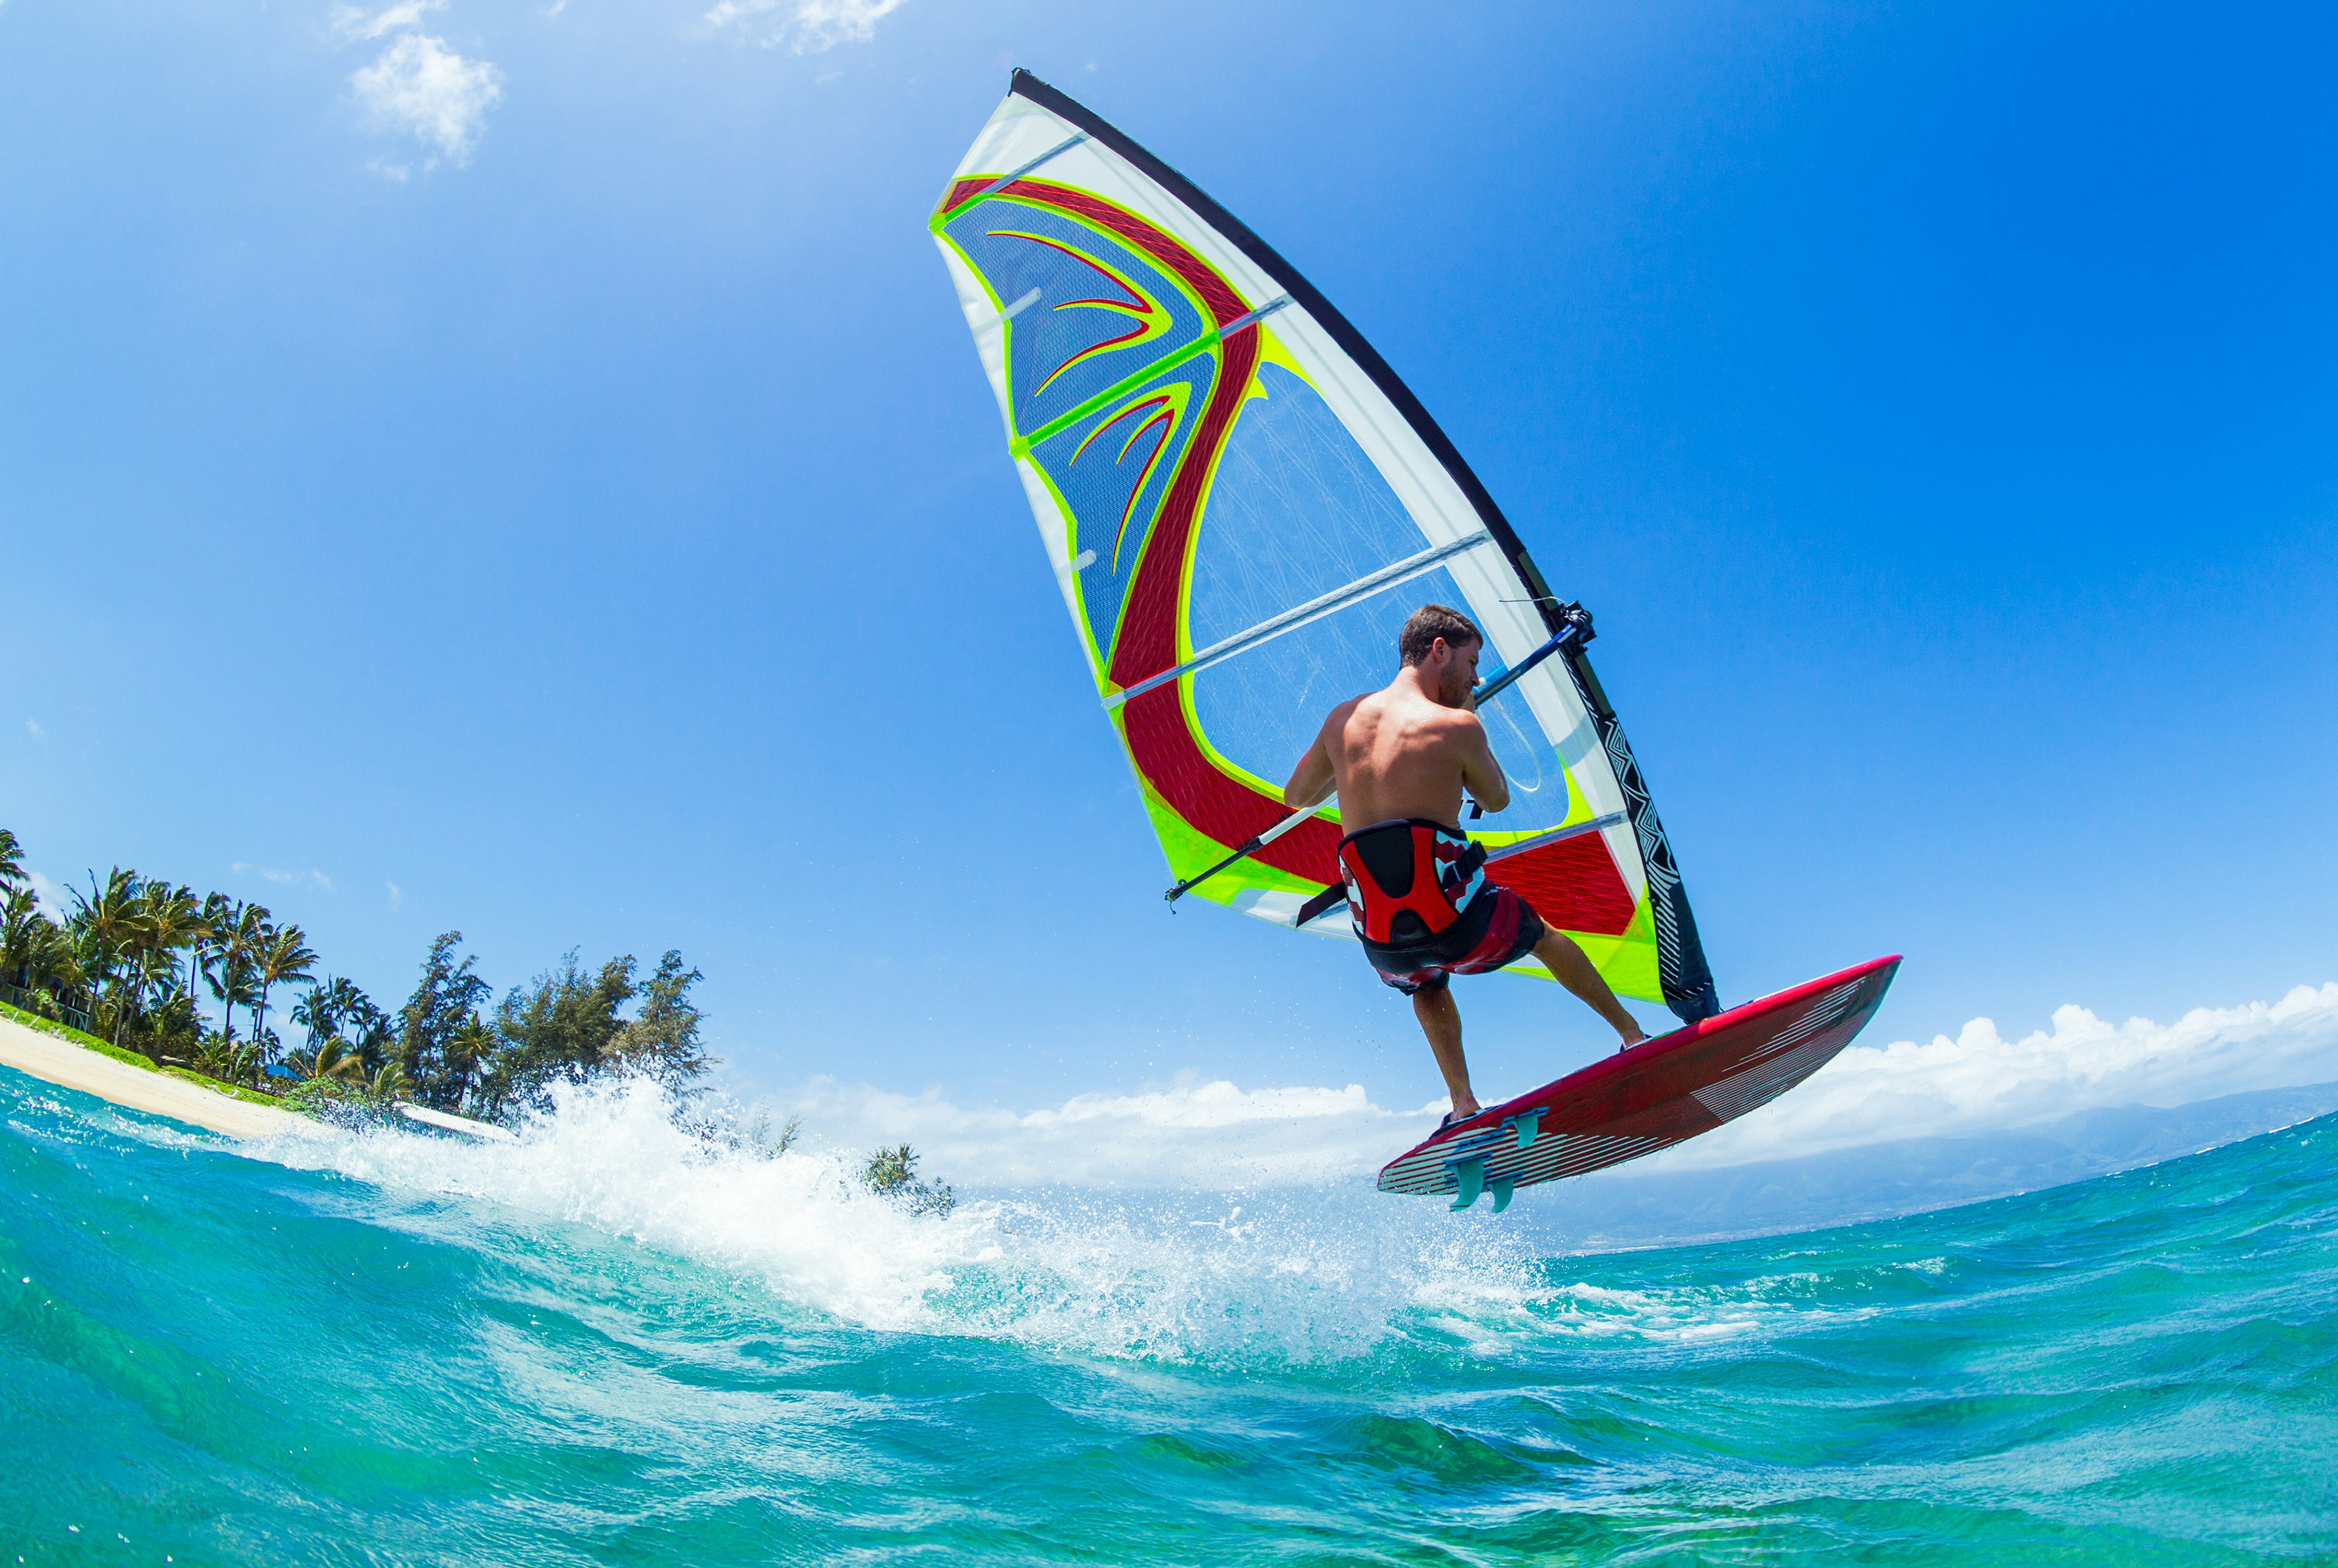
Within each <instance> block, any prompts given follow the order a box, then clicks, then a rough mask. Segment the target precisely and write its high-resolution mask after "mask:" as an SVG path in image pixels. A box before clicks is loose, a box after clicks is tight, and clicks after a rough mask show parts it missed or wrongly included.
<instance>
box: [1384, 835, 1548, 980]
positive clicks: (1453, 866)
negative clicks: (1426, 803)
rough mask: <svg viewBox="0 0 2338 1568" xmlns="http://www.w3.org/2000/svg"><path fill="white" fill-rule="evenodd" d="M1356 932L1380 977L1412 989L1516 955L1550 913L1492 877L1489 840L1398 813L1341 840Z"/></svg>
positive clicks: (1478, 971) (1528, 947)
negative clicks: (1489, 874)
mask: <svg viewBox="0 0 2338 1568" xmlns="http://www.w3.org/2000/svg"><path fill="white" fill-rule="evenodd" d="M1340 869H1341V874H1342V875H1343V876H1344V877H1346V880H1347V888H1348V907H1349V909H1350V911H1351V913H1352V915H1353V917H1354V924H1355V931H1356V940H1357V941H1359V942H1361V944H1363V948H1364V956H1365V957H1367V958H1369V959H1370V960H1371V965H1372V970H1373V972H1374V973H1375V974H1377V975H1379V976H1380V982H1381V984H1383V985H1389V986H1391V987H1393V988H1394V989H1396V990H1398V991H1401V992H1403V993H1404V994H1405V995H1408V996H1410V995H1414V994H1416V993H1418V992H1422V991H1442V990H1444V989H1445V987H1446V985H1448V984H1449V982H1450V980H1451V979H1452V977H1453V976H1454V975H1484V974H1487V973H1488V972H1490V971H1492V970H1496V969H1500V968H1503V967H1505V966H1506V965H1511V964H1515V963H1517V962H1518V960H1519V959H1521V958H1523V957H1525V956H1527V955H1528V954H1529V953H1531V952H1533V951H1534V946H1535V944H1536V943H1537V942H1539V941H1541V940H1542V937H1543V932H1544V929H1545V927H1544V926H1543V923H1542V916H1539V915H1537V914H1536V913H1535V909H1534V906H1533V905H1531V904H1529V903H1528V902H1527V901H1526V900H1525V899H1524V898H1521V897H1518V895H1517V894H1516V893H1513V892H1511V891H1510V890H1509V889H1508V888H1507V887H1496V886H1494V884H1492V883H1491V882H1488V880H1487V879H1486V848H1485V846H1484V845H1482V844H1478V843H1475V842H1473V841H1471V840H1470V839H1469V838H1467V837H1465V836H1464V835H1462V834H1460V833H1459V832H1457V831H1455V830H1454V829H1453V828H1449V827H1447V826H1446V825H1445V824H1444V823H1442V822H1435V821H1430V820H1429V819H1428V818H1417V817H1416V818H1398V819H1396V820H1394V821H1390V822H1375V823H1373V824H1372V825H1371V826H1370V827H1368V828H1358V829H1357V830H1356V831H1355V832H1353V833H1351V834H1349V835H1348V836H1347V837H1346V838H1342V839H1341V840H1340Z"/></svg>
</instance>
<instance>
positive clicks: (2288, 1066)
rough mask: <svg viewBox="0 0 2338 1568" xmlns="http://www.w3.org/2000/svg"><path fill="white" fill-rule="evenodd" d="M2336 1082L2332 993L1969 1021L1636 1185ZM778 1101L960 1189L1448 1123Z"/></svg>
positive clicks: (1317, 1098)
mask: <svg viewBox="0 0 2338 1568" xmlns="http://www.w3.org/2000/svg"><path fill="white" fill-rule="evenodd" d="M2333 1081H2338V984H2332V985H2324V986H2323V987H2321V988H2320V989H2319V990H2316V989H2314V988H2313V987H2311V986H2304V985H2301V986H2299V987H2298V988H2297V989H2295V990H2294V991H2292V992H2291V993H2290V994H2289V995H2286V996H2284V997H2283V998H2282V999H2281V1000H2280V1001H2279V1002H2277V1003H2273V1004H2270V1005H2268V1004H2266V1003H2262V1002H2259V1003H2252V1004H2250V1005H2247V1006H2243V1007H2229V1008H2199V1009H2196V1010H2195V1011H2193V1012H2191V1013H2187V1014H2185V1015H2184V1016H2183V1017H2182V1018H2181V1019H2179V1020H2177V1021H2176V1023H2175V1024H2166V1025H2162V1024H2155V1023H2153V1022H2152V1021H2151V1020H2149V1019H2147V1018H2134V1019H2130V1020H2128V1021H2127V1023H2125V1024H2116V1025H2115V1024H2106V1023H2104V1022H2103V1021H2102V1020H2100V1019H2098V1018H2097V1017H2095V1015H2094V1014H2091V1013H2088V1012H2087V1011H2086V1010H2085V1009H2084V1008H2082V1007H2075V1006H2073V1007H2064V1008H2061V1009H2060V1010H2058V1012H2057V1013H2056V1014H2054V1026H2053V1028H2052V1029H2051V1030H2044V1031H2038V1032H2037V1033H2033V1034H2028V1035H2025V1036H2023V1037H2022V1038H2020V1039H2019V1040H2013V1041H2008V1040H2005V1039H2003V1038H2001V1037H2000V1036H1999V1034H1998V1032H1997V1027H1996V1025H1995V1024H1992V1023H1990V1022H1989V1020H1988V1019H1986V1018H1977V1019H1975V1020H1973V1021H1972V1022H1971V1023H1970V1024H1966V1025H1965V1027H1964V1029H1963V1030H1962V1031H1961V1032H1960V1034H1958V1036H1957V1038H1955V1039H1954V1040H1951V1039H1950V1038H1948V1037H1947V1036H1945V1035H1942V1036H1940V1037H1938V1038H1936V1039H1934V1040H1933V1041H1932V1042H1931V1043H1930V1044H1922V1045H1920V1044H1915V1043H1914V1042H1912V1041H1904V1040H1903V1041H1899V1042H1896V1043H1894V1044H1889V1045H1880V1046H1853V1047H1852V1048H1851V1049H1850V1050H1847V1051H1845V1052H1844V1053H1843V1054H1842V1055H1841V1056H1839V1057H1837V1058H1836V1059H1835V1060H1834V1061H1833V1062H1832V1063H1829V1064H1828V1065H1827V1066H1826V1067H1824V1068H1822V1069H1821V1070H1820V1071H1819V1072H1818V1073H1815V1074H1813V1075H1812V1078H1811V1079H1810V1081H1809V1082H1808V1083H1804V1084H1803V1085H1802V1086H1801V1087H1800V1088H1797V1089H1796V1090H1794V1091H1793V1093H1790V1094H1787V1095H1785V1096H1783V1097H1782V1098H1781V1099H1779V1100H1777V1101H1774V1102H1773V1103H1771V1104H1769V1105H1767V1106H1764V1107H1763V1109H1762V1110H1760V1111H1757V1112H1753V1114H1751V1115H1749V1116H1747V1117H1745V1118H1744V1119H1743V1120H1742V1121H1739V1122H1732V1123H1730V1124H1729V1125H1728V1126H1726V1127H1724V1128H1722V1129H1719V1130H1717V1131H1715V1132H1708V1133H1706V1134H1704V1136H1703V1137H1700V1138H1696V1139H1693V1140H1691V1141H1690V1142H1687V1143H1685V1144H1683V1145H1681V1146H1680V1147H1679V1148H1678V1149H1675V1150H1674V1151H1672V1152H1669V1153H1666V1154H1663V1155H1659V1156H1656V1157H1655V1159H1654V1160H1651V1161H1644V1162H1639V1163H1637V1164H1636V1166H1635V1167H1634V1168H1635V1169H1636V1170H1638V1171H1658V1170H1663V1169H1666V1168H1669V1169H1675V1170H1680V1169H1690V1168H1712V1167H1720V1166H1733V1165H1750V1164H1756V1163H1760V1162H1763V1161H1772V1160H1783V1159H1793V1158H1799V1157H1801V1156H1803V1155H1808V1154H1817V1153H1823V1152H1829V1151H1832V1150H1840V1149H1849V1148H1857V1147H1861V1146H1863V1145H1871V1144H1880V1143H1889V1142H1899V1141H1901V1140H1904V1139H1910V1138H1923V1137H1940V1136H1960V1135H1968V1134H1973V1133H1979V1132H1997V1131H2002V1130H2008V1129H2014V1128H2019V1127H2022V1126H2025V1125H2029V1124H2036V1123H2042V1122H2051V1121H2054V1120H2057V1119H2058V1118H2061V1117H2064V1116H2068V1115H2069V1114H2071V1113H2073V1112H2078V1111H2086V1110H2091V1109H2097V1108H2103V1107H2113V1106H2125V1105H2150V1106H2157V1107H2163V1108H2165V1107H2170V1106H2176V1105H2184V1104H2189V1103H2193V1102H2195V1101H2200V1100H2210V1099H2215V1098H2218V1097H2220V1096H2223V1095H2226V1094H2237V1093H2245V1092H2247V1091H2252V1090H2259V1089H2273V1088H2284V1087H2290V1086H2294V1085H2299V1084H2306V1083H2328V1082H2333ZM784 1098H785V1099H786V1100H787V1103H786V1105H785V1107H784V1108H785V1110H786V1111H787V1112H789V1113H791V1114H793V1113H801V1115H802V1116H803V1118H804V1124H805V1127H806V1128H807V1130H808V1134H809V1135H810V1137H812V1138H813V1139H814V1141H815V1142H818V1143H819V1144H820V1145H822V1146H828V1147H835V1148H840V1149H846V1150H851V1149H866V1148H869V1147H871V1146H874V1145H876V1144H879V1143H898V1142H902V1141H903V1140H907V1141H908V1142H910V1143H913V1144H915V1145H916V1146H917V1147H918V1149H919V1151H921V1152H923V1153H924V1154H925V1155H926V1156H927V1163H928V1167H929V1168H930V1169H932V1170H935V1171H941V1172H944V1173H946V1174H948V1175H949V1176H951V1177H953V1178H955V1179H957V1180H959V1181H968V1182H972V1183H977V1184H980V1185H985V1186H1023V1185H1049V1184H1056V1183H1062V1184H1066V1185H1072V1186H1083V1187H1114V1186H1119V1187H1133V1188H1150V1189H1170V1188H1182V1189H1194V1190H1202V1191H1230V1190H1234V1189H1240V1188H1250V1187H1279V1186H1297V1185H1304V1184H1307V1183H1310V1182H1317V1181H1349V1180H1352V1179H1354V1178H1356V1177H1358V1176H1369V1175H1370V1174H1371V1173H1372V1172H1374V1171H1377V1170H1378V1169H1379V1168H1380V1166H1381V1165H1383V1164H1385V1163H1386V1162H1387V1161H1390V1160H1391V1159H1393V1158H1395V1156H1396V1155H1398V1154H1400V1153H1401V1152H1403V1151H1404V1150H1406V1149H1408V1148H1410V1146H1411V1145H1412V1144H1413V1143H1415V1142H1418V1141H1419V1140H1420V1139H1421V1138H1424V1137H1426V1136H1428V1134H1429V1131H1430V1130H1431V1129H1432V1128H1433V1127H1434V1126H1435V1125H1436V1119H1437V1114H1438V1112H1439V1111H1441V1110H1442V1109H1443V1108H1444V1102H1443V1101H1442V1100H1441V1099H1440V1100H1439V1101H1436V1102H1434V1103H1430V1104H1428V1105H1423V1106H1420V1107H1419V1108H1417V1109H1410V1110H1408V1109H1391V1108H1389V1107H1386V1106H1381V1105H1377V1104H1374V1103H1372V1101H1371V1099H1370V1096H1369V1095H1368V1094H1367V1093H1365V1092H1364V1089H1363V1087H1362V1086H1361V1084H1355V1083H1351V1084H1349V1085H1348V1086H1347V1087H1345V1088H1344V1089H1331V1088H1310V1087H1292V1088H1268V1089H1247V1090H1246V1089H1243V1088H1240V1087H1237V1086H1236V1085H1235V1084H1233V1083H1227V1082H1224V1081H1223V1080H1218V1081H1213V1082H1203V1081H1202V1080H1201V1079H1199V1078H1186V1079H1183V1080H1180V1081H1179V1082H1177V1083H1174V1084H1172V1085H1170V1086H1168V1087H1165V1088H1157V1089H1148V1090H1145V1091H1144V1092H1142V1093H1134V1094H1082V1095H1078V1096H1076V1097H1075V1098H1073V1099H1072V1100H1069V1101H1067V1102H1066V1103H1063V1104H1061V1105H1058V1106H1054V1107H1048V1108H1043V1109H1040V1110H1036V1111H1029V1112H1016V1111H1010V1110H1007V1109H1005V1108H1002V1107H997V1106H966V1105H959V1104H956V1103H952V1102H950V1101H948V1100H947V1099H944V1098H943V1097H942V1096H941V1094H940V1093H938V1091H929V1092H928V1093H925V1094H922V1095H908V1094H899V1093H892V1092H889V1091H887V1090H882V1089H877V1088H873V1087H870V1086H869V1085H866V1084H848V1083H839V1082H837V1081H836V1080H834V1079H831V1078H820V1079H815V1080H813V1081H812V1082H811V1083H809V1084H807V1085H806V1086H805V1087H804V1088H803V1090H802V1091H801V1093H797V1094H795V1095H793V1096H788V1097H784Z"/></svg>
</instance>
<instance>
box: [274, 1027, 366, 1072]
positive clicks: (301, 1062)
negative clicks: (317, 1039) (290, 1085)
mask: <svg viewBox="0 0 2338 1568" xmlns="http://www.w3.org/2000/svg"><path fill="white" fill-rule="evenodd" d="M292 1071H293V1072H295V1073H299V1074H300V1076H301V1077H302V1078H305V1079H307V1080H308V1081H309V1082H310V1083H315V1082H316V1081H317V1080H318V1079H319V1078H339V1079H344V1080H346V1081H348V1082H350V1083H364V1082H365V1075H366V1073H365V1063H364V1061H363V1060H361V1059H360V1058H359V1055H358V1054H357V1053H356V1052H354V1051H352V1050H350V1049H349V1042H348V1041H346V1040H344V1039H342V1038H341V1037H340V1036H339V1035H338V1034H329V1035H327V1036H326V1037H325V1042H324V1044H321V1045H319V1046H318V1047H317V1048H316V1049H315V1050H314V1051H311V1052H310V1053H309V1054H308V1055H307V1056H305V1057H302V1056H295V1057H293V1058H292Z"/></svg>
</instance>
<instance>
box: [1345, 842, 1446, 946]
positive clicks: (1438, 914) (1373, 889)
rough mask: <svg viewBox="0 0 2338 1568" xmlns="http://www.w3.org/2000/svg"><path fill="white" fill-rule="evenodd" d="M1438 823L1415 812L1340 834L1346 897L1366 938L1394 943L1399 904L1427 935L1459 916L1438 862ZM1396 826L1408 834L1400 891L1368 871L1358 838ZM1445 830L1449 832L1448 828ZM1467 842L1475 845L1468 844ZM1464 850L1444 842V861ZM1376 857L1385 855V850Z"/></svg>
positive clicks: (1400, 909)
mask: <svg viewBox="0 0 2338 1568" xmlns="http://www.w3.org/2000/svg"><path fill="white" fill-rule="evenodd" d="M1390 828H1405V829H1407V830H1408V832H1409V834H1410V838H1411V840H1412V842H1411V845H1410V848H1411V850H1412V867H1411V871H1412V874H1411V876H1410V877H1408V878H1407V879H1406V880H1405V883H1404V890H1403V891H1402V892H1401V893H1398V892H1391V891H1390V889H1389V887H1388V884H1387V883H1386V882H1383V881H1382V880H1381V879H1380V877H1376V876H1374V875H1373V874H1372V869H1371V867H1370V865H1369V864H1368V863H1367V862H1366V859H1365V857H1364V852H1363V849H1362V848H1361V846H1360V845H1359V844H1358V843H1357V840H1358V839H1360V838H1364V837H1366V836H1367V835H1373V834H1380V833H1383V832H1386V831H1388V830H1389V829H1390ZM1438 829H1439V824H1437V823H1434V822H1424V821H1421V820H1419V818H1413V819H1411V820H1399V821H1393V822H1375V823H1373V824H1372V825H1371V826H1370V827H1369V828H1359V829H1358V830H1357V831H1355V832H1353V833H1351V834H1349V835H1348V836H1347V837H1346V838H1342V839H1341V840H1340V866H1341V869H1342V870H1344V871H1345V872H1346V873H1347V879H1348V891H1349V894H1350V897H1351V902H1352V903H1354V904H1355V912H1356V914H1357V915H1358V916H1360V919H1359V920H1358V925H1359V926H1361V928H1362V931H1363V935H1364V938H1365V940H1367V941H1370V942H1379V943H1382V944H1384V945H1393V944H1394V943H1395V942H1396V937H1395V936H1394V935H1393V934H1392V933H1393V928H1394V926H1395V923H1396V917H1397V915H1398V914H1399V913H1400V911H1404V910H1410V911H1411V912H1412V914H1413V915H1415V916H1418V917H1419V920H1420V923H1421V924H1422V925H1423V926H1427V927H1428V928H1429V930H1428V935H1429V936H1436V935H1437V934H1438V933H1439V932H1440V931H1442V930H1444V929H1445V928H1446V927H1447V926H1450V925H1452V924H1453V922H1455V921H1456V920H1459V918H1461V911H1460V910H1459V909H1457V908H1455V907H1453V901H1452V900H1451V899H1450V898H1449V897H1446V893H1445V886H1444V878H1443V877H1442V875H1441V874H1440V872H1441V867H1439V865H1438V854H1437V852H1438V848H1439V843H1440V842H1441V840H1440V839H1439V831H1438ZM1446 831H1447V832H1450V831H1451V830H1450V829H1447V830H1446ZM1471 848H1476V847H1475V846H1474V845H1473V846H1471ZM1464 853H1466V851H1462V850H1456V849H1453V848H1450V847H1448V849H1447V855H1446V859H1447V861H1448V863H1449V864H1458V863H1459V858H1460V856H1461V855H1462V854H1464ZM1380 858H1382V859H1383V860H1385V858H1386V857H1385V855H1383V856H1382V857H1380ZM1384 868H1386V867H1384ZM1390 880H1394V878H1393V877H1391V878H1390ZM1407 939H1408V940H1417V938H1411V937H1408V938H1407Z"/></svg>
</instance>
